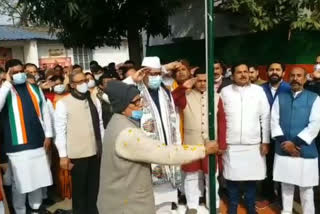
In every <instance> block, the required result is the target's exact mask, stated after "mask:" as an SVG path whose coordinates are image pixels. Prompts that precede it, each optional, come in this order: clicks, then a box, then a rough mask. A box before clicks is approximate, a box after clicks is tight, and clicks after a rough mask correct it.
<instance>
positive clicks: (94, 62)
mask: <svg viewBox="0 0 320 214" xmlns="http://www.w3.org/2000/svg"><path fill="white" fill-rule="evenodd" d="M92 65H99V63H98V62H97V61H95V60H92V61H91V62H90V66H92Z"/></svg>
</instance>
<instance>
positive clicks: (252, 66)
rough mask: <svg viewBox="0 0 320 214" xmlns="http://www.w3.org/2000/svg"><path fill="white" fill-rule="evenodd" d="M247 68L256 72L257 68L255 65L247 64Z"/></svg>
mask: <svg viewBox="0 0 320 214" xmlns="http://www.w3.org/2000/svg"><path fill="white" fill-rule="evenodd" d="M248 68H254V69H255V70H258V66H257V65H255V64H249V65H248Z"/></svg>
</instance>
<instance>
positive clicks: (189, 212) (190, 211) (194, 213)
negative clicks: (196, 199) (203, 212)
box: [186, 209, 198, 214]
mask: <svg viewBox="0 0 320 214" xmlns="http://www.w3.org/2000/svg"><path fill="white" fill-rule="evenodd" d="M197 213H198V211H197V210H196V209H187V211H186V214H197Z"/></svg>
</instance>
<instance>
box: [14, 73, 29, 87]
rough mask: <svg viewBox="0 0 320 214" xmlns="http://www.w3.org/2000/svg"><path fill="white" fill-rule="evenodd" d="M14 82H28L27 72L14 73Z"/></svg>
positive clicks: (17, 83)
mask: <svg viewBox="0 0 320 214" xmlns="http://www.w3.org/2000/svg"><path fill="white" fill-rule="evenodd" d="M12 80H13V84H15V85H20V84H23V83H25V82H26V80H27V75H26V73H17V74H14V75H12Z"/></svg>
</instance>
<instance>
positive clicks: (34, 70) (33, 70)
mask: <svg viewBox="0 0 320 214" xmlns="http://www.w3.org/2000/svg"><path fill="white" fill-rule="evenodd" d="M24 71H25V72H26V73H27V74H30V75H32V76H34V78H35V81H36V82H38V80H39V79H40V75H39V71H38V67H37V66H36V65H35V64H32V63H27V64H25V65H24Z"/></svg>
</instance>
